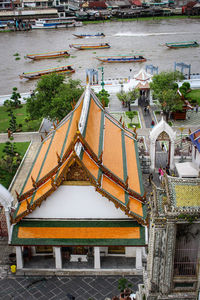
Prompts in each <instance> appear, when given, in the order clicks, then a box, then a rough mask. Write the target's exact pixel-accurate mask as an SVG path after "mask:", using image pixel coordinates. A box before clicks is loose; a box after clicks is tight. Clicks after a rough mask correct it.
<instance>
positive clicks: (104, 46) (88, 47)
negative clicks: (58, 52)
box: [69, 43, 110, 50]
mask: <svg viewBox="0 0 200 300" xmlns="http://www.w3.org/2000/svg"><path fill="white" fill-rule="evenodd" d="M69 46H70V47H73V48H75V49H78V50H92V49H95V50H97V49H107V48H110V45H109V44H108V43H104V44H96V45H95V44H91V45H90V44H88V45H84V44H71V45H69Z"/></svg>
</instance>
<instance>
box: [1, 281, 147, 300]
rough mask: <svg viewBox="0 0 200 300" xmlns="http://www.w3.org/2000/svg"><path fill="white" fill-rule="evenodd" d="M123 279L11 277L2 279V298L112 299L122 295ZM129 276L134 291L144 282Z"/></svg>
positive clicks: (19, 299) (17, 299) (40, 299)
mask: <svg viewBox="0 0 200 300" xmlns="http://www.w3.org/2000/svg"><path fill="white" fill-rule="evenodd" d="M119 279H120V277H119V276H73V277H69V276H66V277H56V276H54V277H31V276H29V277H15V276H13V277H7V278H4V279H2V280H0V299H1V300H10V299H13V300H24V299H25V300H32V299H37V300H44V299H48V300H53V299H56V300H57V299H58V300H61V299H63V300H64V299H66V300H72V299H76V300H89V299H90V300H105V299H106V298H108V299H109V298H110V299H111V298H112V297H113V296H114V295H119V290H118V280H119ZM126 279H127V280H128V283H130V284H131V285H132V287H131V289H132V290H133V291H136V290H137V289H138V284H139V283H142V276H127V277H126ZM70 296H74V297H75V298H72V297H70Z"/></svg>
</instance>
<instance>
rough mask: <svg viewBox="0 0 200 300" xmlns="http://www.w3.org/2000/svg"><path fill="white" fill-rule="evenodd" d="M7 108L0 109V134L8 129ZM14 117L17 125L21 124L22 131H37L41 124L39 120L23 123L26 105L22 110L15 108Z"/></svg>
mask: <svg viewBox="0 0 200 300" xmlns="http://www.w3.org/2000/svg"><path fill="white" fill-rule="evenodd" d="M6 110H7V108H6V107H4V106H1V107H0V132H7V128H9V120H10V117H9V116H8V112H7V111H6ZM13 112H14V115H15V116H16V121H17V125H19V124H22V131H23V132H26V131H38V129H39V127H40V123H41V121H42V120H41V119H39V120H33V121H29V122H25V117H27V114H26V104H24V105H23V106H22V108H17V109H14V110H13Z"/></svg>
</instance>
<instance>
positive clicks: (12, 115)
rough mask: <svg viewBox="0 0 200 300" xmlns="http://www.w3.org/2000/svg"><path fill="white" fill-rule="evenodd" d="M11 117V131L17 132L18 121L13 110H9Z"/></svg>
mask: <svg viewBox="0 0 200 300" xmlns="http://www.w3.org/2000/svg"><path fill="white" fill-rule="evenodd" d="M8 115H9V117H10V121H9V127H10V130H11V131H12V132H15V131H16V129H17V121H16V117H15V115H14V113H13V111H12V109H9V114H8Z"/></svg>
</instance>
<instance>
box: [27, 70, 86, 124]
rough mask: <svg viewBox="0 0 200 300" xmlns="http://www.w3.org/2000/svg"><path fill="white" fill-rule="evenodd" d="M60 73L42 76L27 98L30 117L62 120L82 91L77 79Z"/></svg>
mask: <svg viewBox="0 0 200 300" xmlns="http://www.w3.org/2000/svg"><path fill="white" fill-rule="evenodd" d="M64 79H65V77H64V76H63V75H61V74H50V75H45V76H43V77H42V78H41V79H40V80H39V81H38V83H37V87H36V89H35V91H34V93H33V94H32V95H31V97H29V98H27V113H28V114H29V115H30V118H31V119H39V118H41V117H43V118H47V119H49V120H56V119H58V120H59V121H60V120H62V119H63V118H64V117H65V116H66V115H67V114H68V113H69V112H70V111H71V110H72V103H76V102H77V101H78V99H79V98H80V96H81V94H82V93H83V88H82V87H81V85H80V81H79V80H72V79H69V81H68V82H67V83H64Z"/></svg>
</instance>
